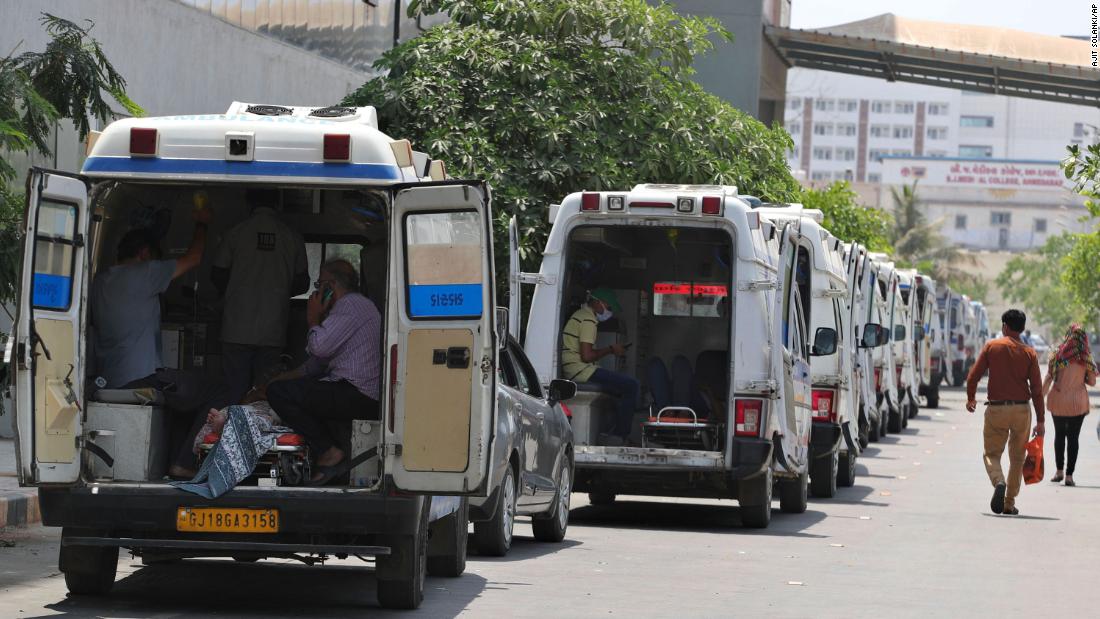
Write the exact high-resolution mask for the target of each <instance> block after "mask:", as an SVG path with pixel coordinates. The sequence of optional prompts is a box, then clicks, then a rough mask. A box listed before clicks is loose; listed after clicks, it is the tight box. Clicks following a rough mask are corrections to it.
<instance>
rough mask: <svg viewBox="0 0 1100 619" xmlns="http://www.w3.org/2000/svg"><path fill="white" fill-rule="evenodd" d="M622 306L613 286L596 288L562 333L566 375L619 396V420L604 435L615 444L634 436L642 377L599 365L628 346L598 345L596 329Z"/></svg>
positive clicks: (623, 353) (624, 442)
mask: <svg viewBox="0 0 1100 619" xmlns="http://www.w3.org/2000/svg"><path fill="white" fill-rule="evenodd" d="M622 309H623V308H622V306H620V305H619V300H618V299H617V298H616V297H615V292H614V291H613V290H611V289H610V288H596V289H594V290H592V291H591V292H589V293H588V296H587V299H586V302H585V304H584V305H582V306H581V307H580V309H578V310H577V311H575V312H573V315H572V316H570V317H569V320H568V321H567V322H566V323H565V328H563V329H562V334H561V369H562V373H563V374H564V378H567V379H569V380H572V381H576V382H579V383H583V382H588V383H594V384H597V385H599V386H600V387H602V388H603V389H604V390H605V391H608V392H610V393H611V394H612V395H614V396H615V397H617V398H618V400H619V408H618V413H617V414H616V416H615V424H614V426H613V427H612V428H611V431H610V432H609V433H607V435H606V436H601V439H602V442H603V444H604V445H607V446H611V447H618V446H622V445H625V444H626V443H627V437H629V436H630V431H631V422H633V420H634V410H635V409H636V408H637V407H638V381H637V380H636V379H635V378H633V377H631V376H627V375H626V374H621V373H619V372H613V371H611V370H607V369H604V368H601V367H599V366H598V365H596V362H597V361H599V360H600V359H603V358H604V357H606V356H608V355H615V356H618V357H622V356H624V355H625V354H626V348H627V347H626V346H623V345H622V344H618V343H615V344H612V345H610V346H608V347H606V348H596V346H595V345H596V331H597V325H598V323H600V322H604V321H606V320H609V319H610V318H611V316H612V315H613V314H614V313H615V312H621V311H622Z"/></svg>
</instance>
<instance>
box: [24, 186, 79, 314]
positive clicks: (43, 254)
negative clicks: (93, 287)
mask: <svg viewBox="0 0 1100 619" xmlns="http://www.w3.org/2000/svg"><path fill="white" fill-rule="evenodd" d="M75 238H76V206H75V205H72V204H64V203H61V202H53V201H50V200H42V201H41V202H39V205H38V222H37V227H36V233H35V242H34V291H33V293H32V295H31V300H32V302H33V303H34V306H35V307H40V308H43V309H51V310H62V311H64V310H67V309H69V306H70V301H71V299H72V292H73V241H74V239H75Z"/></svg>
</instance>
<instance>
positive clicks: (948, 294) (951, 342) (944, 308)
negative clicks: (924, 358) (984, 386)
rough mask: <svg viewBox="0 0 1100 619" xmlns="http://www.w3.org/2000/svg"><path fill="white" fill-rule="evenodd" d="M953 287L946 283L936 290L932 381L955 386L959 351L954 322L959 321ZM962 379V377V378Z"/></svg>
mask: <svg viewBox="0 0 1100 619" xmlns="http://www.w3.org/2000/svg"><path fill="white" fill-rule="evenodd" d="M957 296H958V295H956V294H955V293H954V292H952V290H951V288H950V287H949V286H947V284H944V285H943V286H939V287H937V290H936V320H935V321H934V322H933V338H932V372H933V374H934V376H933V378H932V382H934V383H936V384H941V383H942V384H946V385H949V386H955V374H956V371H955V359H956V357H958V351H957V349H956V348H955V346H956V344H955V339H954V335H953V333H954V331H953V330H954V329H956V328H957V327H953V326H952V322H953V321H952V317H954V322H955V323H957V321H958V313H957V312H952V311H951V306H952V299H954V298H955V297H957ZM960 380H961V379H960Z"/></svg>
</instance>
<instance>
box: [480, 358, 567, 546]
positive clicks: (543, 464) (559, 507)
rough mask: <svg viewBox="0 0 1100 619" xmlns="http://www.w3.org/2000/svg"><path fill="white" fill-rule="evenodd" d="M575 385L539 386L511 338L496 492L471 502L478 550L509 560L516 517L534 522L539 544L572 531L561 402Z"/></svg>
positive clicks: (497, 440) (497, 439)
mask: <svg viewBox="0 0 1100 619" xmlns="http://www.w3.org/2000/svg"><path fill="white" fill-rule="evenodd" d="M576 391H577V386H576V384H574V383H573V382H571V381H567V380H555V381H553V382H551V383H550V386H549V387H548V388H544V387H543V386H542V385H540V384H539V379H538V375H537V374H536V373H535V369H534V368H533V367H532V366H531V362H530V361H528V359H527V355H526V354H524V352H523V348H521V347H520V345H519V344H518V343H517V342H516V341H515V340H514V339H512V338H508V343H507V345H506V346H505V348H504V350H501V352H500V367H498V368H497V428H496V433H495V434H494V436H493V454H494V464H493V475H492V480H493V484H494V489H493V491H492V492H491V493H489V496H488V497H486V498H483V499H471V500H470V520H472V521H473V523H474V543H475V544H476V545H477V549H478V552H479V553H480V554H483V555H489V556H496V557H500V556H504V555H505V554H507V553H508V549H509V548H511V546H512V529H513V527H514V526H515V519H516V516H519V515H523V516H528V515H529V516H531V526H532V529H533V531H534V534H535V539H536V540H538V541H540V542H560V541H562V540H563V539H565V530H566V528H567V527H568V526H569V495H570V493H571V492H572V491H573V429H572V427H571V426H570V423H569V419H568V418H567V417H566V413H565V410H564V407H563V406H562V404H561V402H563V401H565V400H568V399H569V398H571V397H573V395H575V394H576Z"/></svg>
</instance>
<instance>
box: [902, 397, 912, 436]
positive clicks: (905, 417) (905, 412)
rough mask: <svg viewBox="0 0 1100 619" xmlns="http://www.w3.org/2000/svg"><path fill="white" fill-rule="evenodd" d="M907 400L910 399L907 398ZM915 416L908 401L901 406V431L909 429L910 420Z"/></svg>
mask: <svg viewBox="0 0 1100 619" xmlns="http://www.w3.org/2000/svg"><path fill="white" fill-rule="evenodd" d="M905 399H906V400H908V399H909V398H908V397H906V398H905ZM912 416H913V411H912V405H911V404H910V403H909V402H908V401H906V402H905V403H904V404H902V405H901V429H902V430H904V429H906V428H908V427H909V418H910V417H912Z"/></svg>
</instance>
